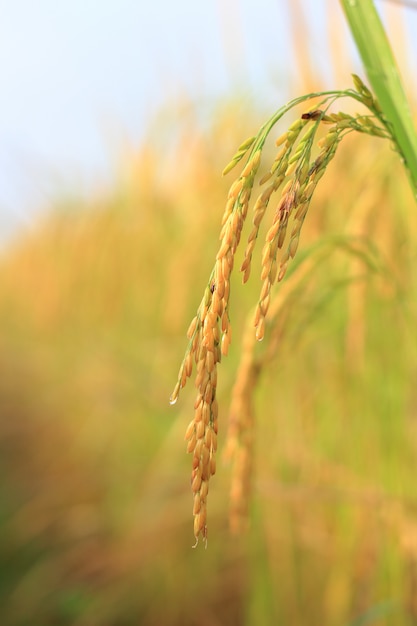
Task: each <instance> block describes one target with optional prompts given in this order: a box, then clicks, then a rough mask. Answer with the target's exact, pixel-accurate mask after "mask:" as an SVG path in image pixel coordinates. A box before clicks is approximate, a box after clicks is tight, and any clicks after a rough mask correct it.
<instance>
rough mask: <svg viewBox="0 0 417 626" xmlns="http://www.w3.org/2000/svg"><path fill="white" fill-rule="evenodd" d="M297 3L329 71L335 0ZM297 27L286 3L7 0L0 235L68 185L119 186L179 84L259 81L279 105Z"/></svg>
mask: <svg viewBox="0 0 417 626" xmlns="http://www.w3.org/2000/svg"><path fill="white" fill-rule="evenodd" d="M292 1H293V2H294V0H292ZM332 1H333V4H335V3H336V4H337V5H338V2H336V0H332ZM298 4H299V6H300V10H301V11H302V12H303V14H304V15H305V16H307V17H308V20H309V22H310V25H311V28H310V36H311V39H312V42H311V43H312V50H313V51H314V55H315V59H314V60H315V63H316V64H317V65H319V66H320V67H321V68H322V70H323V72H324V73H325V71H326V64H327V60H326V59H327V55H328V48H327V45H328V40H327V36H325V33H326V28H327V26H328V25H327V21H326V19H327V18H326V15H327V14H328V13H326V12H328V7H329V0H328V1H326V0H298ZM378 4H379V5H380V4H381V3H378ZM336 10H337V9H336ZM397 10H401V9H397ZM406 15H407V20H408V22H409V27H410V28H414V31H411V32H414V34H416V33H417V19H415V18H416V12H415V11H414V12H413V11H410V10H409V11H408V12H407V13H406ZM412 20H414V21H412ZM411 24H414V26H413V27H412V26H411ZM291 36H292V32H291V26H290V21H289V16H288V2H287V0H256V1H255V0H175V2H174V1H171V0H153V1H152V0H145V1H143V0H36V1H33V0H0V84H1V94H2V97H1V109H0V110H1V115H0V228H1V229H2V231H3V234H2V236H1V237H0V239H1V240H4V238H5V237H7V235H8V233H9V232H12V231H14V230H16V229H19V228H24V227H25V226H28V225H29V226H30V224H31V223H32V222H33V219H34V216H35V215H36V214H37V211H38V210H39V209H40V208H45V207H47V206H48V203H50V202H51V200H52V199H53V197H54V196H55V195H57V194H58V193H59V192H60V190H65V189H71V188H73V189H74V190H75V191H77V190H79V191H80V192H81V193H82V192H83V191H84V192H85V193H88V191H89V190H91V189H93V188H94V187H95V186H97V187H99V186H100V184H102V183H104V184H105V183H106V181H108V183H109V184H110V181H111V174H112V172H114V164H115V163H117V159H118V156H119V154H120V152H119V151H120V150H121V146H122V143H123V138H124V137H126V136H127V137H129V138H130V140H131V141H132V142H133V143H138V142H139V141H140V140H141V138H143V137H144V135H145V132H146V129H147V127H148V124H149V121H150V120H151V119H152V116H153V114H154V112H155V111H157V110H158V109H159V108H160V107H161V106H163V104H164V103H165V102H169V100H170V99H172V98H175V96H177V95H180V94H181V93H184V92H186V93H187V94H189V95H190V96H191V97H193V98H196V99H198V101H199V102H204V101H205V100H207V101H208V100H212V99H213V98H216V97H221V96H224V95H227V94H228V93H232V92H233V89H235V88H236V86H238V85H239V86H242V85H245V89H246V90H247V93H248V97H250V95H251V94H252V93H254V92H255V89H256V88H257V87H258V88H259V87H262V90H263V91H262V93H264V94H265V103H264V105H265V104H266V106H269V105H270V108H271V112H272V111H273V110H274V109H275V108H277V107H278V106H279V105H280V104H282V102H280V101H279V96H280V93H279V91H280V86H282V87H284V85H285V84H286V81H287V79H288V77H290V76H291V73H292V72H293V71H294V61H293V57H292V50H291V46H292V43H293V42H292V40H291ZM332 86H333V85H332Z"/></svg>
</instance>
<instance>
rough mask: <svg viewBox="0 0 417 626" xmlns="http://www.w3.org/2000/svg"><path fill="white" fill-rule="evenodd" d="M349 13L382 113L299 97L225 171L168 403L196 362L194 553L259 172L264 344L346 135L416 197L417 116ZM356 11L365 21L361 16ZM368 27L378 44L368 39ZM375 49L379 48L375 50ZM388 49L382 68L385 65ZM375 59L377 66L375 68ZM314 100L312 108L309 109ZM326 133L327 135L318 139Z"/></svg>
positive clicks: (235, 496)
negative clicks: (290, 116) (387, 165)
mask: <svg viewBox="0 0 417 626" xmlns="http://www.w3.org/2000/svg"><path fill="white" fill-rule="evenodd" d="M343 5H344V9H345V11H346V13H347V15H348V17H349V19H350V20H351V21H350V23H351V28H352V32H353V33H354V34H355V35H356V37H357V40H358V47H359V50H360V52H361V53H362V56H363V58H364V61H365V65H366V68H367V70H368V73H369V74H370V76H371V77H372V78H373V83H374V84H375V85H376V90H377V91H378V93H379V94H380V96H381V99H382V104H381V103H380V102H379V101H378V100H377V98H376V97H375V96H374V95H373V94H372V92H371V90H370V89H369V88H368V87H367V86H366V85H365V84H364V82H363V81H362V80H361V79H360V78H359V77H358V76H357V75H353V82H354V88H351V89H346V90H344V91H340V90H337V91H321V92H316V93H309V94H307V95H304V96H301V97H298V98H296V99H294V100H292V101H291V102H289V103H288V104H286V105H285V106H283V107H281V108H280V109H279V110H278V111H277V112H276V113H275V114H274V115H273V116H272V117H271V119H270V120H268V121H267V122H266V123H265V124H264V125H263V126H262V127H261V129H260V130H259V132H258V133H257V135H255V136H253V137H250V138H248V139H247V140H246V141H244V142H243V143H242V144H241V145H240V146H239V148H238V149H237V151H236V153H235V154H234V156H233V157H232V159H231V161H230V163H229V164H228V165H227V166H226V167H225V169H224V170H223V174H224V175H225V174H228V173H229V172H230V171H231V170H233V169H234V168H235V167H236V166H237V165H238V164H239V163H240V162H241V161H242V160H244V159H245V164H244V166H243V169H242V170H241V172H240V174H239V175H238V177H237V178H236V179H235V181H234V182H233V183H232V185H231V187H230V189H229V192H228V196H227V201H226V206H225V209H224V213H223V217H222V221H221V230H220V237H219V238H220V244H219V249H218V252H217V255H216V260H215V264H214V267H213V269H212V271H211V274H210V277H209V281H208V284H207V286H206V288H205V291H204V295H203V298H202V300H201V303H200V305H199V307H198V309H197V313H196V315H195V317H194V318H193V320H192V322H191V324H190V326H189V329H188V332H187V336H188V339H189V343H188V346H187V349H186V352H185V356H184V359H183V361H182V364H181V366H180V370H179V374H178V380H177V383H176V385H175V388H174V391H173V393H172V395H171V398H170V402H171V404H175V403H176V402H177V399H178V396H179V393H180V390H181V389H182V388H183V387H184V386H185V384H186V381H187V379H188V378H189V377H190V376H191V374H192V370H193V364H194V362H195V365H196V379H195V386H196V387H197V397H196V400H195V404H194V409H195V412H194V417H193V419H192V420H191V421H190V423H189V425H188V427H187V429H186V433H185V439H186V441H187V452H188V453H192V455H193V457H192V474H191V490H192V493H193V499H194V504H193V516H194V536H195V539H196V543H195V546H196V545H197V543H198V540H199V537H200V536H201V537H202V538H203V540H204V541H205V543H206V545H207V496H208V491H209V481H210V478H211V476H213V475H214V474H215V472H216V451H217V435H218V411H219V409H218V402H217V398H216V390H217V366H218V364H219V363H220V361H221V358H222V356H225V355H227V353H228V349H229V345H230V342H231V334H232V330H231V322H230V277H231V274H232V270H233V266H234V261H235V256H236V251H237V249H238V246H239V243H240V240H241V235H242V230H243V227H244V224H245V220H246V218H247V215H248V208H249V204H250V200H251V196H252V194H253V192H254V186H255V180H256V181H258V172H261V176H260V179H259V181H258V182H259V185H260V186H261V187H264V189H263V191H262V192H261V193H260V194H259V195H258V196H257V198H256V200H255V202H254V205H253V217H252V229H251V231H250V233H249V236H248V239H247V244H246V248H245V252H244V260H243V263H242V265H241V267H240V270H241V272H242V273H243V282H246V281H247V280H248V278H249V275H250V271H251V261H252V255H253V252H254V248H255V245H256V242H257V240H258V235H259V229H260V226H261V223H262V221H263V219H264V217H265V214H266V211H267V209H268V206H269V204H270V203H271V200H272V199H274V200H275V199H276V198H277V202H276V205H275V209H274V211H273V218H272V223H271V225H270V226H269V228H268V229H267V232H266V235H265V237H264V244H263V248H262V261H261V281H262V288H261V291H260V294H259V298H258V303H257V306H256V311H255V315H254V321H253V326H254V327H255V331H254V332H255V336H256V339H257V340H258V341H262V340H263V338H264V335H265V326H266V320H267V315H268V310H269V308H270V304H271V289H272V287H273V285H274V284H275V283H276V282H281V281H282V280H283V278H284V276H285V274H286V272H287V269H288V267H289V264H290V262H291V260H292V259H293V258H294V257H295V255H296V252H297V249H298V245H299V240H300V235H301V230H302V226H303V224H304V221H305V219H306V216H307V213H308V209H309V207H310V204H311V201H312V198H313V195H314V193H315V190H316V187H317V184H318V182H319V181H320V179H321V178H322V177H323V175H324V174H325V172H326V170H327V168H328V167H329V165H330V163H331V161H332V160H333V158H334V157H335V155H336V152H337V149H338V148H339V146H340V144H341V142H342V141H343V139H344V138H345V137H346V136H347V135H349V134H351V133H353V132H355V133H360V134H366V135H369V136H371V137H378V138H381V139H386V140H388V141H389V142H390V143H391V145H392V147H393V148H394V150H396V151H397V152H398V154H399V156H400V158H401V159H402V160H403V162H404V164H405V167H406V170H407V172H408V173H409V176H410V182H411V184H412V186H413V187H414V190H415V189H417V140H416V135H415V132H414V129H413V126H412V123H411V117H410V116H409V115H407V114H408V108H407V103H406V101H405V97H404V95H403V92H402V89H401V83H400V82H399V79H398V77H397V74H394V72H393V69H395V66H394V61H393V59H392V56H391V54H390V51H389V46H388V42H387V41H386V40H385V39H384V33H383V30H382V27H381V25H380V22H379V21H378V19H377V14H376V12H375V10H374V9H373V5H372V3H371V2H364V3H362V4H361V3H357V2H344V3H343ZM359 5H361V9H360V15H359V16H357V15H356V11H357V9H358V6H359ZM368 27H369V28H371V33H372V34H373V35H374V36H368V32H367V28H368ZM369 42H371V45H369ZM372 44H375V45H374V47H372ZM377 44H378V45H377ZM381 49H382V53H383V54H382V59H381V58H380V57H379V56H378V55H379V54H380V51H381ZM375 58H377V59H378V62H377V64H376V67H375V66H374V59H375ZM386 76H391V77H392V76H394V79H393V80H386V79H385V77H386ZM341 98H349V99H351V100H354V101H355V103H358V104H359V105H361V106H362V108H363V109H364V111H363V112H360V113H356V114H353V115H352V114H350V113H347V112H344V111H338V112H334V111H333V108H334V106H335V104H336V103H338V102H339V100H340V99H341ZM312 100H313V101H314V104H313V105H311V104H309V103H310V101H312ZM300 105H304V106H305V108H304V109H303V111H302V113H301V115H300V116H299V117H298V118H297V119H296V120H295V121H294V122H293V123H292V124H291V125H290V126H289V127H288V129H287V130H286V131H285V132H284V133H283V134H281V135H280V136H279V137H278V138H277V139H276V142H275V143H276V146H277V147H278V148H279V150H278V153H277V154H276V156H275V159H274V160H273V162H272V164H268V165H267V167H266V168H265V167H263V164H262V155H263V150H264V147H265V142H266V140H267V138H268V137H269V135H270V133H271V132H272V130H273V129H274V127H275V126H276V124H277V123H278V122H279V121H281V119H282V118H283V116H285V115H286V114H287V113H289V112H290V111H291V110H293V109H294V108H295V107H297V106H300ZM323 127H324V128H325V129H326V132H325V133H324V134H321V132H320V131H321V129H322V128H323ZM262 172H263V173H262ZM342 184H343V183H342ZM345 184H347V182H346V183H345ZM252 378H253V376H252ZM244 384H245V385H246V386H247V390H246V395H245V401H244V402H240V404H239V410H233V411H232V416H233V417H232V420H233V423H232V426H231V428H230V429H229V433H232V435H231V441H229V444H228V449H229V451H231V452H229V455H230V456H231V457H232V458H233V461H234V466H235V468H236V469H235V476H234V483H233V487H232V502H233V509H236V510H241V509H242V510H246V509H247V505H246V503H245V502H244V501H245V500H246V497H247V496H246V494H247V493H248V483H249V477H250V473H251V457H252V451H251V450H252V446H251V441H252V438H253V437H252V432H251V431H252V419H251V418H250V412H251V411H250V409H249V408H247V409H245V406H246V407H250V405H251V398H250V394H251V390H252V389H253V387H254V383H253V380H246V383H244ZM240 500H242V503H241V502H240ZM233 517H234V516H233V515H232V518H233Z"/></svg>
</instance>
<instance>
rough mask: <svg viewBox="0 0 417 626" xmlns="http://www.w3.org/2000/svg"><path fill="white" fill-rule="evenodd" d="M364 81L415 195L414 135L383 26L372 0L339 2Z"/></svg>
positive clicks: (416, 151) (416, 159) (416, 147)
mask: <svg viewBox="0 0 417 626" xmlns="http://www.w3.org/2000/svg"><path fill="white" fill-rule="evenodd" d="M340 1H341V4H342V7H343V10H344V12H345V15H346V19H347V21H348V24H349V27H350V31H351V33H352V36H353V38H354V40H355V43H356V46H357V48H358V51H359V54H360V55H361V58H362V61H363V64H364V66H365V70H366V74H367V76H368V80H369V82H370V84H371V86H372V89H373V91H374V93H375V95H376V97H377V99H378V101H379V104H380V106H381V108H382V111H383V114H384V117H385V118H386V120H387V121H388V122H389V124H390V126H391V130H392V133H393V135H394V138H395V141H396V142H397V145H398V148H399V151H400V153H401V154H402V156H403V158H404V162H405V165H406V168H407V170H408V174H409V178H410V181H411V185H412V187H413V191H414V194H415V195H416V196H417V134H416V131H415V128H414V125H413V120H412V117H411V113H410V109H409V106H408V103H407V98H406V95H405V92H404V89H403V86H402V83H401V79H400V75H399V71H398V68H397V65H396V62H395V59H394V55H393V53H392V51H391V47H390V45H389V42H388V39H387V36H386V33H385V30H384V27H383V25H382V23H381V20H380V18H379V16H378V13H377V11H376V9H375V6H374V3H373V2H372V0H340Z"/></svg>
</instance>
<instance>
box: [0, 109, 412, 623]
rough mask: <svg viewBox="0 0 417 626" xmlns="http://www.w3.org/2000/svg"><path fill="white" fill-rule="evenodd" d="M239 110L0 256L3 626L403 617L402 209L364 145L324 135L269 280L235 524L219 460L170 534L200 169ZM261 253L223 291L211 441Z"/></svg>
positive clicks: (408, 260) (202, 189) (188, 409)
mask: <svg viewBox="0 0 417 626" xmlns="http://www.w3.org/2000/svg"><path fill="white" fill-rule="evenodd" d="M239 114H241V116H240V119H241V120H242V123H241V125H239V127H236V119H237V113H236V110H235V107H234V106H231V107H230V108H225V109H223V110H222V111H220V112H219V113H218V115H217V121H216V125H215V126H214V127H213V128H211V129H209V130H208V131H207V133H206V134H203V133H202V132H201V131H199V129H198V126H192V125H191V126H190V125H189V126H188V127H187V128H186V130H184V131H183V133H182V134H181V136H180V137H179V140H178V142H177V143H176V144H175V147H174V148H173V150H172V151H171V153H169V154H165V155H164V156H161V154H162V151H159V150H158V149H157V148H155V149H153V148H152V146H150V145H148V146H147V147H146V149H145V148H144V149H143V150H141V151H140V152H139V153H138V154H135V155H132V156H131V157H130V158H129V159H127V161H126V164H125V165H124V167H123V168H122V171H121V175H120V183H119V185H118V187H117V188H116V189H115V190H114V192H113V194H112V195H110V194H107V195H103V197H102V198H100V199H98V200H96V201H95V202H92V203H91V206H67V207H64V208H62V207H61V210H60V211H55V212H54V213H53V214H51V215H50V216H49V217H48V218H46V219H45V220H44V221H43V223H42V224H39V226H38V228H37V230H36V232H34V233H32V234H31V235H28V236H26V237H25V238H24V239H21V240H19V241H17V242H16V243H15V244H13V245H12V246H10V248H9V249H8V250H7V251H6V252H5V253H4V254H3V258H2V261H1V268H0V323H1V327H2V333H1V340H0V407H1V408H0V411H1V423H0V469H1V473H0V481H1V493H2V495H1V499H0V515H1V521H2V524H1V540H0V550H1V566H0V593H1V607H2V620H3V621H2V623H4V624H7V625H10V626H21V625H26V624H28V625H29V624H31V625H32V624H42V625H48V624H51V625H52V624H77V625H80V626H84V625H97V624H106V625H109V626H116V625H117V626H119V625H123V626H124V625H126V626H128V625H129V626H130V625H132V626H133V625H136V624H141V625H150V624H152V625H154V624H178V625H180V624H181V625H186V624H190V625H191V624H195V625H197V624H250V625H252V624H275V623H282V624H294V625H295V624H306V625H307V624H308V625H309V626H322V625H323V624H326V625H332V624H355V623H357V624H359V623H380V624H382V623H384V624H385V623H387V624H388V623H392V624H412V623H414V622H415V620H417V603H416V597H417V593H416V586H415V585H416V583H415V581H416V577H417V569H416V567H417V565H416V563H417V562H416V558H417V518H416V514H415V507H414V504H413V503H414V498H415V474H416V470H417V433H416V425H415V420H416V410H417V395H416V391H415V383H416V375H417V370H416V365H415V363H416V356H417V355H416V346H417V341H416V339H417V338H416V332H415V327H416V319H417V310H416V302H417V282H416V279H417V254H416V242H417V219H416V212H415V204H414V201H413V199H412V198H411V194H410V192H409V190H408V186H407V180H406V178H405V174H404V172H403V171H402V169H401V165H400V164H399V163H398V158H397V155H396V154H395V153H393V152H392V151H390V149H389V146H388V145H385V142H382V141H378V140H377V139H370V138H368V137H365V136H358V137H352V138H349V139H348V140H346V142H345V145H344V146H342V147H341V149H340V151H339V153H338V154H337V156H336V158H335V159H334V161H333V162H332V163H331V165H330V166H329V168H328V171H327V172H326V174H325V177H324V178H323V179H322V180H321V181H320V184H319V186H318V188H317V192H316V195H315V197H314V198H313V201H312V206H311V209H310V211H309V214H308V218H307V220H306V223H305V226H304V230H303V233H302V236H301V242H300V246H299V252H298V253H297V255H298V256H297V258H298V259H299V261H298V263H295V262H294V268H293V269H292V270H291V272H290V271H289V272H288V275H287V276H286V278H285V280H284V283H283V285H284V284H285V283H286V282H287V281H288V284H289V285H290V283H291V281H294V289H293V291H292V292H291V295H289V296H288V297H287V298H286V299H285V300H284V302H283V305H282V307H281V309H280V311H281V312H280V313H279V315H278V316H277V320H278V322H277V326H276V327H275V328H278V329H279V333H278V336H277V337H276V341H275V343H272V345H273V346H274V350H273V354H270V355H269V357H268V358H269V361H268V365H267V367H266V368H265V369H264V371H263V377H262V378H261V382H260V386H259V389H258V392H257V395H256V416H257V424H256V446H255V447H256V460H255V461H256V462H255V474H254V481H253V482H254V484H253V495H254V501H253V506H252V511H251V528H250V530H249V532H248V534H247V535H243V536H239V537H231V536H230V535H229V531H228V502H229V496H228V488H229V478H230V472H229V469H228V467H227V466H223V465H222V463H221V462H219V463H218V470H217V474H216V476H215V477H214V478H213V481H212V484H211V493H210V498H211V500H210V507H211V508H210V528H209V532H210V534H209V538H208V549H207V551H205V550H203V549H201V550H200V549H199V550H197V551H193V550H191V549H190V548H191V545H192V543H193V537H192V528H191V525H190V520H189V513H190V507H191V499H192V498H191V491H190V487H189V484H188V480H189V478H188V477H189V459H188V458H187V457H186V456H185V454H184V452H183V449H184V442H183V434H184V430H185V427H186V424H187V423H188V422H189V420H190V419H191V415H192V411H193V403H194V392H193V391H192V389H191V388H190V389H186V390H184V392H183V394H182V396H181V402H179V403H178V404H177V405H176V406H175V407H170V406H169V404H168V399H169V394H170V392H171V390H172V386H173V383H174V381H175V378H176V374H177V369H178V363H179V360H180V358H181V355H182V353H183V350H184V347H185V343H186V338H185V332H186V329H187V325H188V322H189V320H190V319H191V317H192V316H193V315H194V312H195V309H196V307H197V305H198V302H199V301H200V298H201V294H202V291H203V289H204V285H205V283H206V280H207V276H208V273H209V271H210V268H211V266H212V259H213V258H214V255H215V253H216V250H217V244H218V241H217V237H218V232H219V225H220V218H221V212H222V209H223V205H224V200H225V196H226V194H227V187H228V181H225V180H224V179H222V178H221V176H220V172H221V169H222V167H223V165H224V164H226V163H227V162H228V161H229V160H230V156H231V155H233V153H234V150H235V148H236V146H238V145H239V144H240V143H241V141H242V139H243V138H244V137H245V136H249V135H250V134H253V130H254V129H255V128H257V127H258V126H259V119H261V117H262V114H261V115H260V116H259V117H258V116H257V115H256V112H254V113H252V115H254V116H255V117H256V120H254V119H253V118H252V119H249V116H248V115H247V114H244V112H243V111H240V112H239ZM270 211H273V207H270ZM244 236H245V232H244ZM242 254H243V248H242ZM237 256H238V257H239V253H238V255H237ZM255 256H256V255H255ZM304 256H305V257H306V260H305V261H303V258H304ZM239 260H240V259H239ZM303 262H304V263H309V264H310V269H309V272H308V273H307V274H306V279H303V280H300V281H299V283H297V275H298V276H300V272H302V271H303V267H305V265H304V266H303ZM236 269H237V268H236ZM259 270H260V260H259V259H255V258H254V267H253V270H252V274H251V277H250V280H249V282H248V283H247V284H246V285H245V286H242V285H241V284H240V282H241V281H240V278H239V276H238V275H237V272H236V276H235V277H234V280H233V284H232V291H233V293H232V299H231V316H232V323H233V326H234V338H233V343H232V346H231V348H230V351H229V356H228V358H227V359H224V360H223V362H222V364H221V366H220V368H219V396H218V398H219V405H220V415H219V441H220V454H221V450H222V447H223V446H224V441H225V435H226V430H227V410H228V403H229V401H230V392H231V387H232V385H233V381H234V377H235V374H236V369H237V364H238V360H239V355H240V337H241V334H242V332H243V324H244V322H245V317H246V314H247V313H248V312H249V311H250V309H251V307H252V306H253V305H254V304H256V301H257V298H258V294H259V287H260V279H259ZM283 285H281V286H283ZM297 285H298V286H297ZM279 288H280V285H277V286H276V287H275V291H276V292H278V290H279ZM268 332H269V333H272V335H273V330H272V329H271V328H270V329H269V330H268V329H267V335H266V338H265V341H264V342H263V344H262V345H259V346H258V351H259V355H261V354H263V352H262V351H264V352H265V351H266V350H267V346H268ZM269 337H271V335H269ZM270 345H271V344H270ZM200 547H201V546H200ZM361 619H362V620H366V619H368V622H365V621H362V622H361V621H360V620H361ZM372 619H373V621H372ZM355 620H357V621H356V622H355Z"/></svg>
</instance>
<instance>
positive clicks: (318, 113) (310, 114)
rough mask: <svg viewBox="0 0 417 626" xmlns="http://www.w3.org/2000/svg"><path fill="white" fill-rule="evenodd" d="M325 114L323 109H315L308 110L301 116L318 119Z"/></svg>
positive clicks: (307, 118)
mask: <svg viewBox="0 0 417 626" xmlns="http://www.w3.org/2000/svg"><path fill="white" fill-rule="evenodd" d="M322 115H323V111H321V109H315V110H314V111H307V112H306V113H303V114H302V116H301V119H302V120H318V119H320V118H321V116H322Z"/></svg>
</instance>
